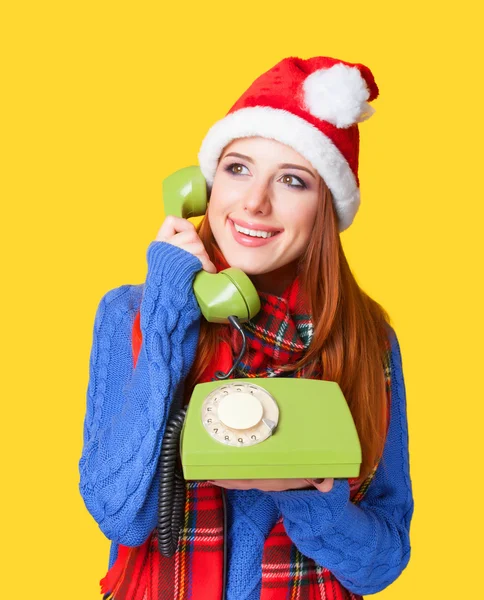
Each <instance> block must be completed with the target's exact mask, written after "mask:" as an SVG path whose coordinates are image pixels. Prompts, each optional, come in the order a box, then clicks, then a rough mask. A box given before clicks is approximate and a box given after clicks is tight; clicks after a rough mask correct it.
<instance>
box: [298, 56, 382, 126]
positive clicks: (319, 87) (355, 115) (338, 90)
mask: <svg viewBox="0 0 484 600" xmlns="http://www.w3.org/2000/svg"><path fill="white" fill-rule="evenodd" d="M303 90H304V101H305V103H306V109H307V110H308V111H309V112H310V113H311V114H312V115H314V116H315V117H318V119H322V120H323V121H328V122H329V123H332V124H333V125H336V127H338V128H343V129H344V128H346V127H350V126H351V125H354V124H355V123H359V122H361V121H365V120H366V119H368V118H369V117H371V115H372V114H373V113H374V112H375V110H374V109H373V108H372V107H371V106H370V105H369V104H368V103H367V100H368V98H369V96H370V92H369V90H368V87H367V85H366V82H365V80H364V79H363V77H362V75H361V73H360V71H359V69H358V68H357V67H349V66H348V65H344V64H342V63H339V64H337V65H334V66H333V67H331V68H329V69H319V70H318V71H315V72H314V73H311V75H309V76H308V77H306V79H305V81H304V84H303Z"/></svg>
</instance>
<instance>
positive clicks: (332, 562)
mask: <svg viewBox="0 0 484 600" xmlns="http://www.w3.org/2000/svg"><path fill="white" fill-rule="evenodd" d="M377 95H378V88H377V86H376V84H375V82H374V79H373V76H372V74H371V72H370V71H369V69H368V68H367V67H365V66H363V65H357V64H352V63H346V62H343V61H340V60H335V59H330V58H326V57H315V58H312V59H307V60H302V59H299V58H294V57H291V58H287V59H284V60H282V61H281V62H280V63H278V64H277V65H275V66H274V67H273V68H272V69H270V70H269V71H268V72H267V73H264V74H263V75H262V76H261V77H259V78H258V79H257V80H256V81H255V82H254V83H253V84H252V85H251V86H250V87H249V89H248V90H247V91H246V92H245V94H243V95H242V97H241V98H240V99H239V100H238V101H237V102H236V103H235V104H234V106H233V107H232V108H231V109H230V111H229V113H228V114H227V115H226V116H225V117H224V118H223V119H222V120H221V121H219V122H217V123H216V124H215V125H214V126H213V127H212V128H211V129H210V131H209V132H208V134H207V136H206V137H205V139H204V140H203V143H202V146H201V149H200V152H199V161H200V167H201V169H202V172H203V174H204V176H205V179H206V181H207V184H208V186H209V189H210V203H209V208H208V213H207V215H206V216H205V217H204V219H203V221H202V223H201V226H200V227H199V229H198V230H196V229H195V227H194V226H193V224H191V223H190V222H189V221H186V220H184V219H181V218H176V217H168V218H167V219H166V220H165V221H164V223H163V225H162V227H161V229H160V231H159V233H158V236H157V238H156V240H155V241H154V242H152V243H151V244H150V246H149V249H148V255H147V257H148V274H147V279H146V282H145V284H144V285H139V286H129V285H126V286H122V287H120V288H117V289H115V290H112V291H110V292H108V293H107V294H106V295H105V297H104V298H103V299H102V301H101V303H100V305H99V308H98V311H97V315H96V320H95V326H94V341H93V348H92V353H91V369H90V381H89V389H88V402H87V413H86V420H85V426H84V448H83V455H82V458H81V461H80V472H81V484H80V489H81V493H82V495H83V498H84V501H85V503H86V506H87V508H88V510H89V511H90V512H91V514H92V515H93V517H94V518H95V519H96V521H97V522H98V524H99V526H100V528H101V529H102V531H103V532H104V533H105V535H106V536H107V537H108V538H109V539H111V540H112V541H113V544H112V552H111V556H110V561H109V567H110V570H109V572H108V574H107V576H106V577H105V578H104V580H103V582H102V590H103V592H105V595H106V597H109V598H115V599H116V600H121V599H122V598H126V599H129V600H131V599H135V600H137V599H140V600H141V599H144V598H148V599H155V598H160V599H162V598H174V597H177V598H179V597H180V598H185V597H187V598H188V597H193V598H195V599H196V600H198V598H202V597H203V598H219V597H220V595H221V594H222V593H223V592H224V593H225V594H226V597H227V598H228V599H231V598H238V599H240V598H248V599H253V598H254V599H255V598H263V599H268V598H271V599H273V598H281V599H282V598H286V597H287V594H288V593H289V591H290V593H291V597H292V594H298V595H299V596H300V595H302V597H308V598H312V597H314V598H327V599H331V600H336V599H342V598H353V599H356V598H359V597H360V595H361V594H371V593H375V592H378V591H380V590H382V589H384V588H385V587H386V586H388V585H389V584H390V583H392V582H393V581H394V580H395V579H396V578H397V577H398V576H399V574H400V573H401V572H402V570H403V569H404V568H405V566H406V565H407V563H408V560H409V557H410V542H409V529H410V521H411V517H412V514H413V498H412V489H411V480H410V476H409V458H408V431H407V420H406V399H405V386H404V380H403V374H402V365H401V356H400V350H399V345H398V340H397V337H396V335H395V332H394V331H393V329H392V328H391V326H390V324H389V317H388V315H387V313H386V312H385V311H384V309H383V308H382V307H380V306H379V305H378V304H377V303H376V302H375V301H373V300H372V299H371V298H369V297H368V296H367V295H366V294H365V293H364V292H363V291H362V290H361V289H360V288H359V286H358V285H357V283H356V281H355V279H354V277H353V275H352V274H351V271H350V269H349V267H348V264H347V262H346V259H345V256H344V253H343V250H342V246H341V243H340V238H339V232H341V231H343V230H345V229H346V228H348V227H349V226H350V225H351V223H352V221H353V219H354V216H355V214H356V212H357V210H358V207H359V203H360V200H359V184H358V176H357V169H358V141H359V137H358V136H359V134H358V126H357V123H358V122H360V121H362V120H365V119H367V118H368V117H369V116H371V114H372V112H373V109H372V108H371V107H370V105H369V104H368V102H371V101H372V100H374V99H375V98H376V97H377ZM229 265H230V266H234V267H239V268H241V269H242V270H243V271H244V272H245V273H247V274H248V275H249V277H250V278H251V280H252V281H253V283H254V285H255V286H256V288H257V290H258V292H259V295H260V298H261V306H262V308H261V311H260V312H259V314H258V315H257V316H256V317H254V318H253V319H252V320H251V321H249V322H248V323H247V324H245V325H244V328H245V331H246V335H247V337H248V350H247V352H246V354H245V356H244V358H243V361H242V363H241V365H239V367H238V372H237V376H239V377H240V376H242V377H244V376H245V377H255V376H258V377H268V376H271V377H273V376H289V377H312V378H320V379H326V380H330V381H337V382H338V383H339V385H340V387H341V389H342V391H343V393H344V396H345V398H346V400H347V401H348V405H349V407H350V409H351V412H352V415H353V419H354V421H355V424H356V427H357V430H358V434H359V438H360V443H361V446H362V453H363V461H362V466H361V470H360V476H359V478H357V479H349V480H347V479H336V480H333V479H326V480H323V481H321V480H306V479H301V480H298V479H296V480H294V479H286V480H284V479H283V480H280V479H269V480H249V481H247V480H217V481H211V482H195V483H189V484H188V485H187V491H188V500H187V503H186V505H185V521H184V528H183V535H182V539H181V543H180V544H179V547H178V549H177V552H176V554H175V555H174V556H173V557H172V558H165V557H162V556H161V555H160V554H159V553H158V552H157V547H156V534H155V531H154V530H155V526H156V523H157V495H158V486H159V482H158V477H157V476H156V471H157V465H158V457H159V453H160V447H161V442H162V439H163V434H164V430H165V426H166V419H167V415H168V411H169V408H170V406H171V403H172V400H173V396H174V394H175V390H177V389H178V387H179V386H180V385H182V384H183V385H184V389H185V397H186V398H187V399H188V398H189V397H190V392H191V390H192V389H193V386H194V385H195V384H196V383H197V382H201V381H209V380H210V379H212V378H213V373H214V371H215V370H216V369H217V368H220V367H221V366H223V365H224V361H225V366H226V363H227V360H228V362H229V364H230V362H231V360H232V356H233V355H236V353H237V352H238V350H239V347H238V340H237V337H236V336H235V335H234V334H232V333H231V332H230V330H229V328H228V326H224V325H213V324H209V323H207V322H206V321H204V320H201V319H200V310H199V308H198V305H197V303H196V300H195V297H194V294H193V292H192V282H193V279H194V276H195V274H196V273H197V272H198V271H199V270H200V269H204V270H206V271H208V272H216V271H217V270H220V269H222V268H225V267H226V266H229ZM132 349H133V353H132ZM294 401H295V402H297V401H298V399H297V398H294ZM224 489H225V490H227V491H226V492H225V494H226V500H227V511H226V513H227V514H226V519H227V522H226V527H227V528H228V531H227V533H228V538H227V540H228V541H227V544H228V548H227V565H225V566H224V564H223V558H222V556H223V553H222V548H221V546H222V542H223V529H224V520H223V516H224V515H223V510H222V508H221V507H222V503H221V501H220V498H221V495H222V490H224Z"/></svg>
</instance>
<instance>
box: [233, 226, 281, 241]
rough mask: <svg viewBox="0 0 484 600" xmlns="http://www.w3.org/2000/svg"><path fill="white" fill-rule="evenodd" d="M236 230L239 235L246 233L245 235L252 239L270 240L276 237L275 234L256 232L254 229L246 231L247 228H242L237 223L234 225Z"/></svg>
mask: <svg viewBox="0 0 484 600" xmlns="http://www.w3.org/2000/svg"><path fill="white" fill-rule="evenodd" d="M234 227H235V230H236V231H238V232H239V233H245V235H250V236H252V237H261V238H270V237H272V236H273V235H275V232H270V231H255V230H254V229H246V228H245V227H240V226H239V225H237V224H236V223H234Z"/></svg>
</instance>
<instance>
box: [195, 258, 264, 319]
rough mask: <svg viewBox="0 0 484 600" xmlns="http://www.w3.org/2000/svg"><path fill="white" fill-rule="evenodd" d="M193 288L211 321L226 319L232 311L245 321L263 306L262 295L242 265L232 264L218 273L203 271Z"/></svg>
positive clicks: (204, 313)
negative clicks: (234, 265) (235, 267)
mask: <svg viewBox="0 0 484 600" xmlns="http://www.w3.org/2000/svg"><path fill="white" fill-rule="evenodd" d="M193 291H194V292H195V297H196V299H197V302H198V304H199V306H200V310H201V311H202V314H203V316H204V317H205V318H206V319H207V321H209V322H210V323H227V317H229V316H231V315H233V316H236V317H238V318H239V320H240V321H241V322H244V321H247V320H248V319H251V318H252V317H253V316H254V315H256V314H257V313H258V312H259V310H260V299H259V295H258V294H257V292H256V291H255V289H254V286H253V284H252V282H251V280H250V279H249V278H248V277H247V275H246V274H245V273H244V272H243V271H241V270H240V269H234V268H229V269H225V271H221V272H220V273H216V274H211V273H207V272H206V271H201V272H200V273H198V275H197V276H196V277H195V280H194V282H193ZM254 292H255V293H254Z"/></svg>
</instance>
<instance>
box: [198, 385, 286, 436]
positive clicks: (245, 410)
mask: <svg viewBox="0 0 484 600" xmlns="http://www.w3.org/2000/svg"><path fill="white" fill-rule="evenodd" d="M278 421H279V408H278V406H277V403H276V401H275V399H274V398H273V397H272V396H271V395H270V394H269V392H267V391H266V390H265V389H264V388H262V387H260V386H258V385H254V384H251V383H230V384H227V385H224V386H221V387H219V388H217V389H216V390H214V391H213V392H212V393H210V394H209V395H208V396H207V397H206V398H205V401H204V403H203V406H202V422H203V426H204V427H205V429H206V430H207V432H208V433H209V434H210V436H211V437H213V439H214V440H217V442H220V443H222V444H227V445H228V446H238V447H243V446H253V445H254V444H259V443H260V442H263V441H264V440H266V439H267V438H268V437H269V436H271V435H272V433H273V431H274V429H275V428H276V426H277V423H278Z"/></svg>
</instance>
